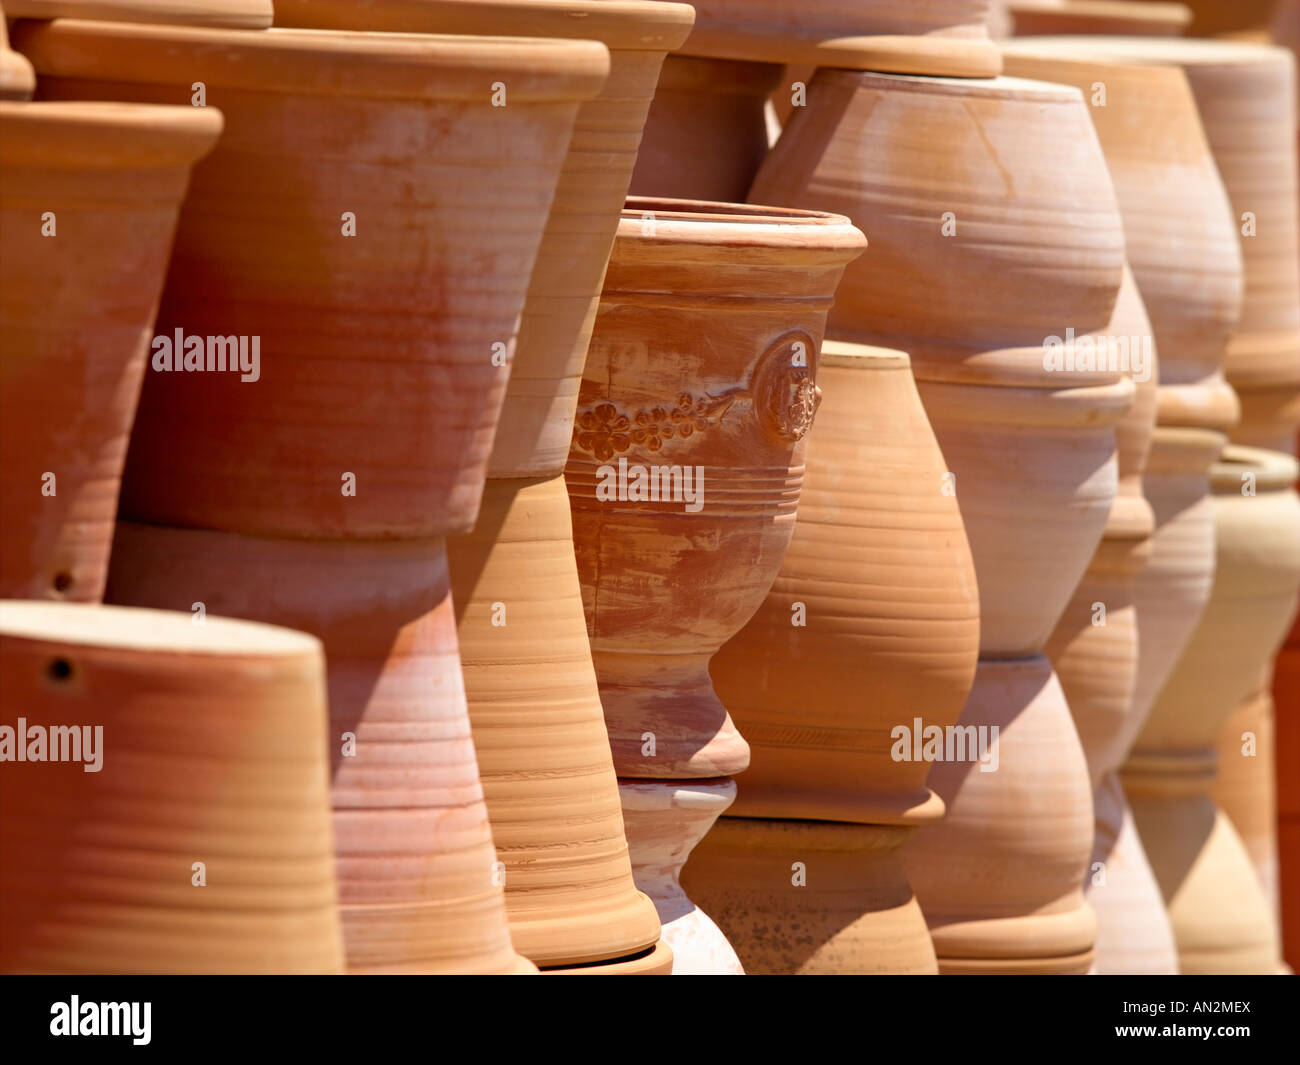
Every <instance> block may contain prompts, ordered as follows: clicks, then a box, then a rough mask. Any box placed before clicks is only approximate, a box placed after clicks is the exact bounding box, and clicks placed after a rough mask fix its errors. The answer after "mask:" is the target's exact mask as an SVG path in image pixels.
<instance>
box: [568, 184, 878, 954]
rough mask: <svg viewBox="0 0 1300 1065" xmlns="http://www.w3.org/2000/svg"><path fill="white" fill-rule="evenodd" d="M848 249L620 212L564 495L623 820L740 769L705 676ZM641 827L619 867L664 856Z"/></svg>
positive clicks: (785, 510) (740, 598) (736, 596)
mask: <svg viewBox="0 0 1300 1065" xmlns="http://www.w3.org/2000/svg"><path fill="white" fill-rule="evenodd" d="M864 245H865V241H864V240H863V237H862V234H861V233H859V232H858V231H857V230H856V229H855V228H854V227H853V226H852V225H850V224H849V223H848V221H847V220H846V219H844V218H840V217H837V216H833V215H825V214H815V213H810V212H803V211H789V210H779V209H769V208H762V207H746V206H742V205H734V204H712V203H708V204H706V203H690V202H683V201H672V200H667V201H658V200H648V199H639V198H636V197H633V198H631V199H629V200H628V206H627V209H626V210H625V211H624V213H623V218H622V221H621V222H620V224H619V230H618V237H617V239H616V241H615V244H614V250H613V254H612V256H611V258H610V266H609V273H608V275H607V277H606V280H605V287H604V291H603V293H602V296H601V304H600V310H599V312H598V314H597V318H596V327H595V331H594V334H593V338H592V344H591V349H590V352H589V354H588V358H587V365H586V370H585V373H584V376H583V382H582V386H581V390H580V393H579V402H578V418H577V422H576V425H575V428H574V434H573V445H572V449H571V451H570V455H569V461H568V464H567V466H566V467H565V479H566V481H567V485H568V492H569V498H570V502H571V504H572V507H573V527H574V542H575V544H576V549H577V563H578V575H579V579H580V582H581V586H582V597H583V606H584V609H585V613H586V619H587V631H588V634H589V635H590V637H591V648H592V653H593V657H594V661H595V667H596V677H597V680H598V681H599V686H600V698H601V702H602V704H603V706H604V711H605V718H606V722H607V724H608V727H609V736H610V742H611V746H612V749H613V753H614V768H615V770H616V771H617V773H618V776H619V777H620V779H621V780H622V781H623V783H624V784H628V783H634V784H635V785H636V787H635V788H634V789H633V790H632V791H630V792H625V799H626V798H627V797H628V796H629V795H635V797H636V799H637V804H638V809H642V810H644V809H646V808H649V809H662V808H663V807H665V806H671V805H673V804H674V803H675V802H676V799H675V798H674V796H675V795H676V793H677V789H679V788H681V787H683V786H686V785H684V784H683V782H692V781H699V780H709V781H714V782H719V778H725V777H728V776H730V775H732V774H734V773H737V772H740V771H741V770H743V769H744V768H745V766H746V765H747V764H748V760H749V750H748V747H747V746H746V744H745V742H744V740H743V739H742V738H741V736H740V734H739V733H738V732H737V731H736V729H735V727H734V725H733V724H732V723H731V720H730V718H729V717H728V715H727V711H726V708H725V706H724V705H723V703H722V702H720V701H719V699H718V697H717V695H716V694H715V693H714V690H713V685H712V682H711V680H710V678H709V672H708V668H709V659H710V658H711V657H712V656H713V654H714V652H716V651H717V649H718V648H719V647H720V646H721V645H722V644H723V643H724V642H725V641H726V640H727V639H728V638H729V637H730V636H732V635H734V634H735V632H736V631H737V630H739V629H740V628H741V626H743V625H744V623H745V622H746V621H747V620H748V619H749V617H750V615H752V614H753V612H754V611H755V610H756V609H757V608H758V606H759V605H760V603H761V602H762V600H763V597H764V596H765V595H766V594H767V591H768V589H769V587H770V585H771V583H772V580H773V579H774V578H775V576H776V572H777V570H778V568H779V566H780V564H781V559H782V556H783V555H784V553H785V549H786V547H787V545H788V543H789V539H790V534H791V532H792V530H793V525H794V513H795V508H796V506H797V503H798V499H799V492H800V487H801V481H802V475H803V452H804V438H805V434H806V433H807V431H808V429H809V427H810V426H811V425H812V422H813V418H814V415H815V412H816V409H817V404H818V401H819V393H818V390H817V385H816V367H817V364H816V353H817V350H818V347H819V345H820V343H821V339H822V332H823V330H824V327H825V316H826V310H827V308H828V307H829V306H830V303H831V300H832V298H833V295H834V292H835V288H836V285H837V284H838V283H839V280H840V277H841V276H842V274H843V270H844V265H845V264H846V263H847V262H849V261H850V260H851V259H853V258H855V257H856V256H857V255H859V254H860V253H861V251H862V249H863V247H864ZM720 308H721V310H720ZM652 479H653V483H651V481H652ZM722 786H725V783H723V784H722ZM655 792H657V793H658V794H657V795H656V794H655ZM714 816H716V813H715V814H714ZM645 821H646V819H645V818H644V817H640V818H635V819H634V823H633V824H632V826H631V827H630V828H629V833H630V835H629V838H630V839H631V840H632V845H633V863H634V865H641V866H645V865H646V864H647V863H648V862H653V861H659V860H660V859H657V858H655V856H654V855H655V853H656V852H662V851H663V849H664V848H665V847H667V846H669V844H668V843H667V842H666V841H664V840H662V839H659V840H649V841H648V846H650V847H651V848H652V849H651V850H650V851H649V852H648V853H647V854H646V855H645V856H638V854H637V853H636V848H637V846H638V844H637V842H636V841H637V839H638V838H646V837H645V836H644V835H643V834H644V833H647V832H650V831H652V826H648V825H646V823H645ZM678 833H679V834H678V837H677V840H676V842H675V843H673V844H672V845H671V850H672V852H673V854H674V855H675V857H674V861H677V862H678V863H679V864H680V860H681V859H684V858H685V855H686V854H687V853H688V852H689V849H690V845H691V843H692V842H693V839H692V838H691V837H692V836H694V837H695V838H698V835H699V834H700V829H699V827H698V826H693V825H692V824H691V823H690V822H688V821H686V820H684V819H683V820H679V823H678ZM658 879H659V885H658V887H656V886H655V884H654V883H653V881H651V882H650V883H651V887H652V888H655V890H656V891H657V893H658V895H659V899H658V901H660V904H661V906H662V907H663V909H662V910H661V915H662V916H663V917H664V919H665V921H667V922H674V921H678V920H680V921H681V922H683V925H682V927H681V929H680V931H679V930H678V929H673V930H672V933H671V934H672V936H673V937H674V938H673V942H674V946H675V949H676V948H677V945H678V944H679V943H680V944H681V949H682V952H683V956H684V960H683V967H684V968H694V969H700V968H703V967H708V966H710V965H712V964H714V963H715V961H716V959H718V958H723V957H725V956H726V955H727V954H728V953H729V949H730V948H728V947H726V944H725V940H722V938H721V936H716V938H715V937H714V935H713V929H712V926H711V925H710V924H706V923H705V922H704V921H703V920H701V919H699V918H698V917H693V916H691V915H690V914H689V913H687V914H685V915H683V914H682V913H681V911H682V908H683V907H684V906H686V905H687V900H684V899H682V898H681V897H679V896H677V895H676V894H675V893H672V892H668V891H666V890H663V888H664V885H663V882H662V874H659V876H658ZM688 954H689V955H690V956H687V955H688Z"/></svg>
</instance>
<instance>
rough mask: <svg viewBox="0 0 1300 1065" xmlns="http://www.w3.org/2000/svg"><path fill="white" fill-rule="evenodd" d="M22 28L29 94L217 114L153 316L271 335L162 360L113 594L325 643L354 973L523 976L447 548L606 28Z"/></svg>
mask: <svg viewBox="0 0 1300 1065" xmlns="http://www.w3.org/2000/svg"><path fill="white" fill-rule="evenodd" d="M16 36H18V37H19V38H20V42H19V47H20V48H21V49H22V50H23V51H24V52H25V53H26V54H27V55H28V57H29V58H30V59H32V61H33V63H34V65H35V66H36V68H37V71H38V77H39V84H40V86H41V91H42V93H43V94H46V95H52V96H53V95H57V96H61V97H84V96H94V97H101V98H108V99H115V98H116V99H121V98H129V99H135V100H149V101H154V102H157V101H177V102H183V101H188V100H189V99H190V97H191V93H192V92H193V91H194V90H193V88H192V86H193V84H194V83H195V82H201V83H202V84H203V86H204V88H205V91H206V96H207V102H208V103H209V104H213V105H216V104H220V106H221V107H222V109H223V112H224V114H225V116H226V134H225V136H224V137H223V140H222V142H221V145H220V147H219V148H218V150H217V151H216V152H214V154H213V155H212V156H210V157H209V159H208V160H207V161H206V163H205V164H204V166H203V167H202V168H201V169H200V170H198V171H196V174H195V180H194V183H193V187H192V189H191V193H190V197H189V199H188V200H187V202H186V205H185V209H184V211H183V213H182V216H181V221H180V225H179V228H178V233H177V238H176V247H175V251H174V253H173V256H172V262H171V268H170V273H169V278H168V283H167V288H166V291H165V293H164V296H163V303H162V309H161V310H160V313H159V325H158V329H159V334H160V336H161V337H162V338H169V337H172V336H173V335H174V333H175V332H176V331H178V330H183V332H184V335H190V336H194V335H209V334H219V335H224V336H231V337H248V338H250V339H249V341H248V344H249V347H250V348H251V344H252V340H251V338H253V337H257V338H260V350H261V359H260V366H259V367H258V369H257V371H256V372H249V373H231V372H230V371H229V370H226V371H220V370H214V371H212V372H204V373H194V372H177V371H174V370H173V371H170V372H163V371H162V370H158V369H155V370H154V371H153V372H151V373H150V374H149V375H148V379H147V380H146V383H145V388H144V393H143V398H142V401H141V410H140V417H139V418H138V420H137V424H136V428H135V432H134V434H133V437H132V443H131V450H130V454H129V457H128V463H127V474H126V477H125V480H124V487H123V499H122V508H121V518H122V519H123V520H122V521H121V522H120V524H119V527H118V534H117V542H116V544H115V547H114V552H113V561H112V573H111V576H110V592H109V596H110V598H111V599H112V600H113V601H116V602H121V603H129V604H137V605H152V606H168V607H174V608H178V609H183V610H186V611H189V610H191V609H195V610H199V611H206V612H211V613H221V614H226V615H231V616H236V617H247V618H253V619H256V620H264V621H273V622H278V623H283V624H288V625H290V626H292V627H294V628H299V629H302V630H305V631H307V632H311V633H313V634H315V635H317V636H319V637H320V638H321V639H322V641H323V642H324V644H325V647H326V651H327V654H328V659H329V686H330V700H329V703H330V718H331V720H330V736H329V750H330V756H331V764H332V767H333V803H334V814H335V816H334V827H335V833H336V837H337V843H338V853H339V881H340V892H341V901H342V914H343V931H344V938H345V944H346V950H347V966H348V969H349V971H351V972H514V971H531V970H532V969H533V965H532V963H531V962H529V961H527V960H525V959H523V958H521V957H520V956H519V955H518V954H516V953H515V951H514V949H513V947H512V945H511V940H510V935H509V931H508V928H507V924H506V916H505V908H504V901H503V892H502V886H501V882H502V878H501V877H500V875H499V870H498V868H497V863H496V855H495V852H494V850H493V846H492V838H491V833H490V829H489V824H488V818H487V813H486V809H485V806H484V803H483V791H482V785H481V783H480V781H479V777H478V769H477V765H476V761H475V756H474V746H473V741H472V738H471V734H470V724H469V718H468V714H467V708H466V703H465V692H464V685H463V680H462V675H461V670H460V663H459V659H458V655H457V640H456V627H455V617H454V611H453V606H452V601H451V595H450V580H449V572H448V566H447V559H446V551H445V540H444V538H445V537H446V536H448V535H451V534H454V533H462V532H465V531H467V530H468V529H469V528H471V527H472V525H473V523H474V520H475V517H476V514H477V511H478V508H479V501H480V496H481V494H482V490H483V484H484V479H485V475H486V470H487V463H488V457H489V455H490V453H491V450H492V445H493V438H494V434H495V428H496V423H497V419H498V416H499V412H500V408H501V404H502V400H503V398H504V393H505V383H506V375H505V374H504V373H502V371H501V368H500V367H499V366H497V365H494V361H493V355H494V353H495V352H498V351H501V350H504V351H506V353H507V354H508V353H509V351H510V350H511V348H512V347H513V344H514V339H515V333H516V329H517V324H518V319H519V315H520V312H521V310H522V308H523V305H524V298H525V295H526V291H527V286H528V279H529V275H530V272H531V268H532V264H533V260H534V258H535V256H536V253H537V249H538V246H539V244H540V242H541V239H542V234H543V230H544V227H545V225H546V221H547V217H548V214H549V211H550V206H551V201H552V198H553V195H554V192H555V188H556V183H557V181H558V178H559V175H560V171H561V168H562V166H563V163H564V159H565V153H566V150H567V147H568V143H569V139H570V136H571V133H572V130H573V125H574V120H575V118H576V115H577V111H578V107H579V105H580V103H581V102H582V101H583V100H585V99H588V98H590V97H591V96H593V95H594V94H595V93H596V92H598V91H599V89H600V87H601V86H602V84H603V83H604V79H605V77H606V75H607V73H608V52H607V50H606V49H605V48H604V46H602V45H600V44H598V43H595V42H580V41H566V40H557V41H537V40H522V39H518V38H471V37H433V36H420V35H411V34H379V33H368V34H356V33H340V32H329V31H305V30H288V29H272V30H265V31H248V30H215V29H181V28H171V27H164V26H129V25H113V24H109V23H91V22H73V21H64V20H60V21H57V22H54V23H52V24H48V25H41V24H35V25H33V24H26V25H24V26H23V27H22V29H21V31H20V33H19V34H17V35H16ZM494 82H495V83H497V87H496V88H494ZM498 90H499V91H501V92H504V93H505V94H506V98H505V99H506V104H507V105H506V106H494V105H493V102H492V100H493V95H494V93H497V92H498ZM488 218H490V219H491V222H492V224H491V225H487V224H485V220H486V219H488ZM157 360H158V356H157V354H156V355H155V364H156V363H157ZM241 368H242V366H241Z"/></svg>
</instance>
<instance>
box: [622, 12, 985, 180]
mask: <svg viewBox="0 0 1300 1065" xmlns="http://www.w3.org/2000/svg"><path fill="white" fill-rule="evenodd" d="M695 11H696V19H695V29H694V30H693V31H692V32H691V35H690V37H689V38H688V39H687V41H686V43H685V45H683V46H682V48H681V54H680V55H678V56H675V57H672V58H670V59H669V61H668V62H667V63H666V64H665V65H664V76H663V80H662V81H661V83H660V93H659V94H658V95H657V96H656V97H655V102H654V106H653V107H651V109H650V118H649V121H648V122H647V124H646V135H645V148H644V151H643V153H642V158H641V161H640V162H639V164H638V166H637V171H636V174H635V175H634V177H633V180H632V191H633V192H634V193H637V194H640V195H647V196H682V197H686V198H690V199H698V200H719V201H728V200H743V199H744V198H745V196H746V193H747V191H748V190H749V187H750V184H751V182H752V181H753V179H754V176H755V174H756V173H757V172H758V168H759V165H760V164H761V163H762V161H763V158H764V156H765V155H766V153H767V146H768V140H769V138H768V125H769V123H768V118H767V115H766V113H765V103H766V98H767V95H768V93H769V92H771V91H772V90H773V89H774V88H776V86H777V85H778V83H779V82H780V83H782V84H783V85H788V84H789V82H790V81H791V80H792V79H790V78H783V75H782V68H784V67H787V66H789V67H793V68H796V69H807V70H809V71H810V70H811V69H812V68H814V67H819V66H827V67H843V68H847V69H849V70H881V71H894V72H898V73H906V74H930V75H948V76H952V77H992V76H995V75H997V74H998V73H999V72H1000V70H1001V61H1000V58H999V54H998V50H997V48H996V46H995V45H994V44H993V42H992V41H990V40H989V36H988V30H987V26H986V19H987V15H988V12H989V2H988V0H911V2H909V3H906V4H900V3H897V2H896V0H819V2H818V3H815V4H806V3H805V4H801V3H796V2H793V0H700V2H699V3H696V4H695ZM801 84H802V83H801ZM805 88H806V86H805ZM791 90H793V95H792V96H791V102H792V104H793V105H794V106H799V107H802V106H804V103H805V93H804V91H803V89H800V88H798V87H796V86H793V85H791V86H790V88H789V89H786V88H783V89H782V90H781V91H782V93H787V92H790V91H791ZM761 200H762V198H761V197H759V198H757V199H755V200H754V202H761ZM777 202H779V201H777Z"/></svg>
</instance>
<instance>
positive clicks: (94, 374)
mask: <svg viewBox="0 0 1300 1065" xmlns="http://www.w3.org/2000/svg"><path fill="white" fill-rule="evenodd" d="M220 132H221V115H220V114H219V113H218V112H217V111H215V110H209V111H196V110H194V109H193V108H186V109H181V108H179V107H144V106H132V105H126V106H123V105H105V104H94V103H86V104H81V103H77V104H71V103H42V104H23V103H0V163H3V167H4V182H3V188H2V189H0V227H2V228H3V230H4V241H3V242H2V243H0V294H2V298H3V304H2V308H3V310H2V312H0V453H3V454H4V456H5V460H4V466H5V471H4V477H3V479H2V480H0V512H2V513H3V514H4V521H3V526H2V528H0V596H2V597H6V598H21V599H73V600H79V601H83V602H97V601H98V600H100V599H101V598H102V597H103V594H104V579H105V573H106V570H107V566H108V552H109V544H110V543H111V542H112V538H113V519H114V516H115V513H116V510H117V501H118V488H119V485H120V483H121V477H122V466H123V462H124V461H125V458H126V447H127V439H128V434H129V433H130V431H131V424H132V420H133V419H134V417H135V413H136V402H137V400H138V398H139V395H140V382H141V380H142V378H143V376H144V374H145V369H146V360H147V358H148V350H149V337H150V335H151V334H152V331H153V322H154V314H155V312H156V311H157V308H158V296H159V293H160V291H161V289H162V285H163V274H164V271H165V270H166V266H167V255H168V252H169V250H170V248H171V243H172V237H173V234H174V233H175V229H176V218H177V213H178V211H179V209H180V204H181V200H182V198H183V197H184V195H185V190H186V186H187V185H188V183H189V176H190V166H191V165H192V164H193V163H194V162H195V160H197V159H198V158H199V157H200V156H202V155H204V154H205V153H206V152H208V151H209V150H211V148H212V145H213V143H214V142H215V141H216V139H217V136H218V134H219V133H220Z"/></svg>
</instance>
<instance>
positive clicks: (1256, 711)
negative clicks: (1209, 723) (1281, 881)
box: [1210, 663, 1280, 915]
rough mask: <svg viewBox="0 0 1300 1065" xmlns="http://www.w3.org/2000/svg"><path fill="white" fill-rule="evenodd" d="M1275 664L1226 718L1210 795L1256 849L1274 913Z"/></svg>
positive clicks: (1276, 899) (1252, 856) (1248, 845)
mask: <svg viewBox="0 0 1300 1065" xmlns="http://www.w3.org/2000/svg"><path fill="white" fill-rule="evenodd" d="M1272 684H1273V670H1272V668H1271V663H1270V665H1269V666H1266V667H1265V669H1264V671H1263V672H1262V673H1261V674H1260V676H1259V679H1258V681H1257V683H1256V685H1255V688H1254V690H1253V691H1251V693H1250V694H1249V695H1247V696H1246V697H1245V698H1244V699H1242V700H1241V701H1240V702H1239V703H1238V704H1237V706H1236V709H1234V710H1233V711H1232V714H1231V715H1230V716H1229V717H1228V719H1227V720H1226V721H1225V722H1224V723H1223V729H1222V730H1221V731H1220V733H1219V741H1218V753H1219V762H1218V769H1219V771H1218V775H1217V776H1216V777H1215V778H1214V785H1213V786H1212V787H1211V788H1210V797H1211V798H1212V799H1213V800H1214V802H1215V804H1216V805H1218V806H1219V807H1220V808H1221V809H1222V810H1223V812H1224V813H1225V814H1227V815H1228V820H1229V821H1231V822H1232V827H1233V828H1235V829H1236V830H1237V834H1238V835H1239V836H1240V837H1241V841H1242V843H1244V844H1245V846H1246V851H1247V853H1249V854H1250V860H1251V864H1252V865H1254V867H1255V875H1256V876H1257V877H1259V886H1260V887H1261V888H1262V889H1263V891H1264V897H1265V898H1266V899H1267V900H1268V905H1269V910H1270V912H1271V913H1273V914H1275V915H1276V914H1278V913H1279V912H1280V911H1279V905H1280V902H1279V895H1278V873H1277V862H1278V859H1277V812H1278V811H1277V779H1276V772H1277V771H1276V761H1277V756H1276V751H1277V742H1276V734H1275V729H1274V707H1273V695H1272V692H1271V690H1270V689H1271V688H1272Z"/></svg>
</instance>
